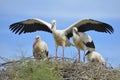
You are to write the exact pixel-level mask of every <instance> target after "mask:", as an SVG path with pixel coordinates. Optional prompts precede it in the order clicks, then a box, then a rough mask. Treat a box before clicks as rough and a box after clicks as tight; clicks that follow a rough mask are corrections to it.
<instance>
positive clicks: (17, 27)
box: [9, 18, 114, 58]
mask: <svg viewBox="0 0 120 80" xmlns="http://www.w3.org/2000/svg"><path fill="white" fill-rule="evenodd" d="M73 27H76V28H77V29H78V32H85V31H89V30H95V31H98V32H105V33H110V34H111V33H113V31H114V30H113V28H112V26H110V25H109V24H106V23H103V22H100V21H96V20H92V19H83V20H80V21H77V22H76V23H74V24H72V25H71V26H69V27H68V28H66V29H64V30H56V21H55V20H53V21H52V24H49V23H47V22H45V21H43V20H41V19H36V18H33V19H28V20H25V21H20V22H17V23H13V24H11V25H10V28H9V29H10V30H11V31H12V32H15V34H16V33H18V34H22V33H29V32H35V31H41V30H42V31H45V32H49V33H52V34H53V37H54V40H55V43H56V57H58V46H62V57H63V58H64V48H65V47H66V46H71V45H72V44H71V43H70V41H69V39H70V37H72V36H73V32H72V31H73Z"/></svg>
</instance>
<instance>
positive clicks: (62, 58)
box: [62, 47, 64, 61]
mask: <svg viewBox="0 0 120 80" xmlns="http://www.w3.org/2000/svg"><path fill="white" fill-rule="evenodd" d="M62 53H63V54H62V59H63V61H64V47H62Z"/></svg>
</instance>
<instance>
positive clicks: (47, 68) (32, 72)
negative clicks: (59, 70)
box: [7, 59, 62, 80]
mask: <svg viewBox="0 0 120 80" xmlns="http://www.w3.org/2000/svg"><path fill="white" fill-rule="evenodd" d="M54 68H55V67H54V66H53V65H50V64H48V63H47V62H46V61H43V62H40V61H34V60H32V59H28V60H22V61H21V62H20V63H19V64H14V63H13V64H12V66H9V67H8V68H7V71H8V72H9V73H8V75H9V76H10V79H11V80H62V78H61V77H60V76H59V75H57V74H56V72H55V71H54Z"/></svg>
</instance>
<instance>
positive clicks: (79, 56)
mask: <svg viewBox="0 0 120 80" xmlns="http://www.w3.org/2000/svg"><path fill="white" fill-rule="evenodd" d="M78 62H80V50H79V49H78Z"/></svg>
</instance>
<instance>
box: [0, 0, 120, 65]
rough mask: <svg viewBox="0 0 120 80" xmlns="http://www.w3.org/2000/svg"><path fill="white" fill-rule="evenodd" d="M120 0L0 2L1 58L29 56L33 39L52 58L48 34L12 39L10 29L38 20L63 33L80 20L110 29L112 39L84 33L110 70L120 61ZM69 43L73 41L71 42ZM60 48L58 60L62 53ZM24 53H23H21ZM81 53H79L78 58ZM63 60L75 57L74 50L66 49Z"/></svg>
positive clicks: (52, 41)
mask: <svg viewBox="0 0 120 80" xmlns="http://www.w3.org/2000/svg"><path fill="white" fill-rule="evenodd" d="M119 3H120V0H99V1H98V0H0V18H1V19H0V25H1V29H0V37H1V39H0V56H3V57H6V58H9V59H16V58H19V56H21V55H22V54H21V53H23V54H24V55H25V56H31V55H32V44H33V42H34V38H35V36H36V35H40V37H41V38H42V40H44V41H45V42H46V43H47V44H48V47H49V55H50V56H51V55H55V43H54V39H53V36H52V35H51V34H50V33H47V32H35V33H28V34H22V35H20V36H19V35H15V34H14V33H12V32H11V31H9V25H10V24H12V23H14V22H18V21H22V20H26V19H29V18H40V19H42V20H45V21H46V22H49V23H51V21H52V20H53V19H55V20H56V21H57V29H65V28H67V27H68V26H70V25H71V24H73V23H74V22H76V21H78V20H81V19H83V18H91V19H95V20H99V21H102V22H106V23H108V24H110V25H112V26H113V28H114V30H115V32H114V34H112V35H109V34H105V33H98V32H95V31H89V32H87V33H88V34H89V35H90V36H91V37H92V38H93V40H94V43H95V46H96V50H97V51H98V52H99V53H101V54H102V55H103V57H104V58H105V59H106V60H107V61H108V62H109V63H111V64H112V65H113V66H117V65H118V64H120V63H119V61H120V58H119V56H120V52H119V49H120V47H119V45H120V36H119V34H120V27H119V25H120V9H119V8H120V5H119ZM71 42H72V39H71ZM61 50H62V49H61V47H59V56H61V55H62V54H61V53H62V51H61ZM22 51H23V52H22ZM82 54H83V52H82V51H81V55H82ZM65 56H66V57H72V58H76V57H77V49H76V48H75V47H67V48H65Z"/></svg>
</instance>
